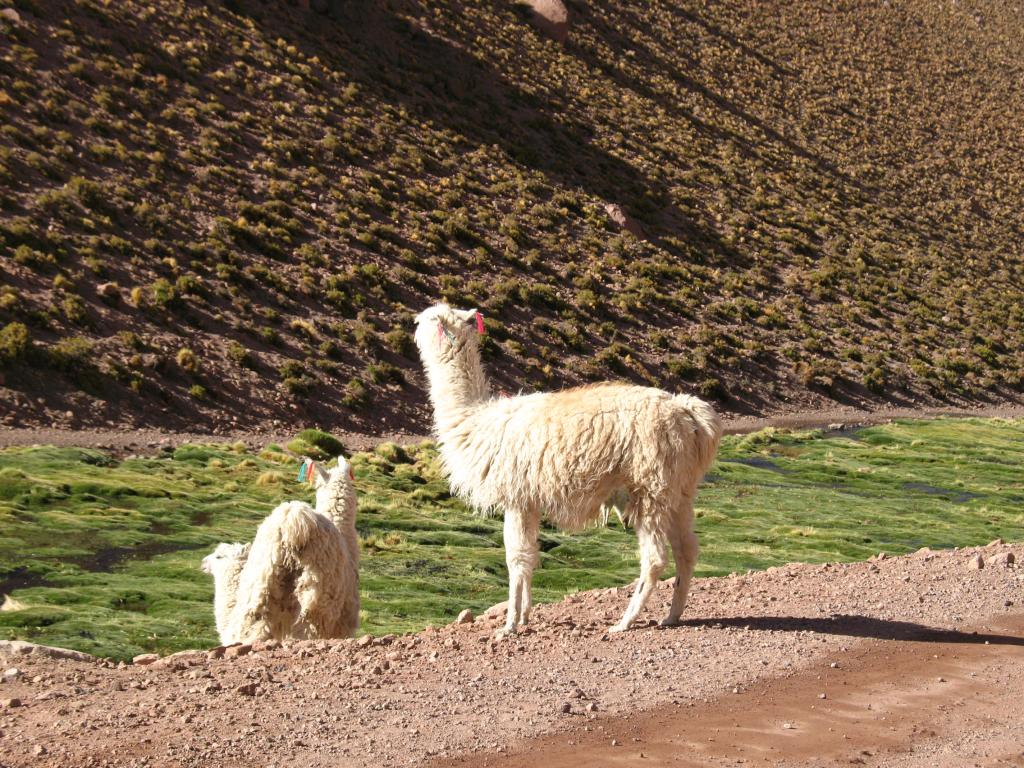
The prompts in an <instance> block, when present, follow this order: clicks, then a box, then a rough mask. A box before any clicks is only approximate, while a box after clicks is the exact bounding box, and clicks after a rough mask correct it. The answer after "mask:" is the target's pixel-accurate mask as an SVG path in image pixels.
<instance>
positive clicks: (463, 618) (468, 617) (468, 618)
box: [455, 608, 476, 624]
mask: <svg viewBox="0 0 1024 768" xmlns="http://www.w3.org/2000/svg"><path fill="white" fill-rule="evenodd" d="M475 618H476V617H475V616H473V612H472V611H471V610H469V608H466V609H465V610H464V611H462V612H461V613H460V614H459V616H458V618H456V619H455V623H456V624H472V623H473V620H474V619H475Z"/></svg>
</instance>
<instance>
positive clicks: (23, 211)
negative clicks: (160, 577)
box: [0, 0, 1024, 432]
mask: <svg viewBox="0 0 1024 768" xmlns="http://www.w3.org/2000/svg"><path fill="white" fill-rule="evenodd" d="M314 5H316V4H314ZM331 5H333V6H336V7H335V8H334V9H333V12H332V13H330V14H323V13H318V12H316V11H315V10H303V9H302V8H301V7H299V5H287V4H283V3H281V4H279V3H258V2H250V1H249V0H235V1H234V2H226V3H223V4H221V3H208V4H201V3H181V2H172V1H171V0H154V1H153V2H116V3H105V2H100V1H99V0H77V1H76V2H57V1H56V0H17V1H16V2H13V3H12V2H10V0H0V6H8V7H9V8H11V9H13V12H11V11H8V12H6V13H5V14H4V15H3V17H0V40H2V43H0V113H2V116H3V120H2V126H0V247H2V261H0V275H2V282H3V287H2V288H0V291H2V293H0V376H2V385H3V389H0V393H2V397H0V408H2V409H4V413H2V414H0V415H3V417H4V423H7V424H37V423H48V422H50V421H52V420H54V419H56V421H57V422H58V423H72V424H75V425H79V426H81V425H96V426H99V425H103V424H105V423H106V424H126V423H131V424H136V425H150V426H153V425H156V426H164V427H172V428H184V427H189V428H193V429H194V428H196V426H197V425H204V427H206V426H208V427H209V428H211V429H212V428H214V427H226V426H231V425H234V426H237V427H242V428H245V427H249V426H255V425H266V424H268V423H271V422H272V421H274V420H279V421H281V422H282V423H284V424H292V423H307V422H311V421H315V422H318V423H320V424H321V425H324V426H327V427H337V428H344V429H349V430H359V431H367V432H375V431H380V430H384V429H394V428H397V427H403V428H406V429H414V430H420V429H423V428H425V426H426V424H427V422H428V419H427V415H426V410H425V400H424V396H423V393H422V391H421V387H420V383H421V378H420V374H419V366H418V363H417V361H416V359H415V351H414V350H413V348H412V345H411V336H410V327H411V319H412V317H413V315H414V314H415V312H417V311H418V310H419V309H421V308H423V307H424V306H426V305H428V304H430V303H432V302H433V301H435V300H436V299H437V298H439V297H440V298H444V299H447V300H449V301H451V302H454V303H458V304H462V305H476V306H479V307H480V308H481V309H482V310H483V312H484V313H485V315H486V317H487V324H488V331H489V335H488V337H487V342H486V350H485V351H486V354H487V356H488V358H489V364H490V367H491V370H492V371H493V372H494V374H495V377H496V379H497V380H498V383H499V386H502V387H504V388H505V389H509V390H517V389H520V388H522V389H527V390H529V389H531V388H539V387H549V386H556V385H565V384H572V383H578V382H583V381H588V380H593V379H598V378H606V377H609V376H613V377H624V378H628V379H632V380H634V381H640V382H650V383H654V384H657V385H659V386H663V387H666V388H670V389H679V390H691V391H696V392H698V393H700V394H702V395H704V396H706V397H710V398H713V399H715V400H717V401H718V403H719V404H720V406H722V407H723V408H724V409H726V410H732V411H745V412H765V411H775V410H780V409H782V410H784V409H787V408H792V407H794V406H796V405H803V406H807V405H821V404H824V403H827V402H828V401H838V402H842V403H847V404H858V405H865V404H871V403H872V402H889V403H894V404H899V405H910V404H924V403H928V404H941V403H950V402H952V403H957V404H969V403H980V402H986V401H992V400H1019V399H1020V397H1021V390H1022V376H1024V352H1022V349H1024V300H1022V299H1024V296H1022V286H1024V274H1022V271H1024V270H1022V257H1024V255H1022V251H1021V246H1020V243H1021V237H1022V223H1024V213H1022V210H1024V205H1022V202H1024V201H1022V192H1021V189H1022V181H1024V171H1022V170H1021V163H1020V157H1021V156H1022V150H1024V147H1022V144H1024V139H1022V136H1024V90H1022V89H1021V87H1020V85H1021V83H1022V82H1024V44H1022V40H1024V35H1022V32H1024V20H1022V18H1021V17H1020V14H1019V13H1018V12H1017V11H1015V10H1013V9H1012V8H1011V7H1009V6H1006V5H1004V4H1002V3H996V2H976V3H971V2H964V1H961V2H957V3H948V2H941V3H940V2H930V1H929V0H911V1H910V2H905V3H879V2H842V3H835V2H824V1H822V2H814V1H813V0H797V1H796V2H793V3H787V4H785V5H784V6H776V5H775V4H766V3H759V2H755V0H735V1H734V2H724V3H716V4H710V5H708V4H705V3H702V2H681V1H680V2H665V1H661V0H655V1H653V2H622V3H593V4H591V3H568V6H569V11H570V26H569V31H568V37H567V40H566V41H565V42H564V43H558V42H556V41H554V40H551V39H549V37H547V36H546V35H545V34H543V33H542V32H541V31H538V30H537V29H535V28H534V27H533V26H531V24H530V23H529V21H530V19H529V12H528V11H527V10H525V9H523V8H522V7H520V6H518V5H515V4H513V3H506V2H485V1H483V0H480V1H478V2H468V3H453V2H452V3H449V2H443V1H442V2H425V0H424V1H422V2H415V1H413V0H395V1H394V2H365V1H360V0H353V1H352V2H336V3H333V4H331ZM609 205H617V206H621V208H622V210H623V211H624V212H625V213H626V214H627V216H628V217H629V219H631V221H629V222H627V224H630V225H635V226H633V227H632V228H634V229H635V230H636V231H638V232H639V233H640V237H636V236H634V235H633V234H631V233H630V232H628V231H626V228H625V227H622V228H620V225H619V224H616V223H615V222H614V220H613V218H614V217H613V216H612V215H611V213H610V212H609V209H608V206H609ZM66 411H68V412H71V413H72V417H71V418H68V417H66V416H64V415H63V414H64V413H65V412H66Z"/></svg>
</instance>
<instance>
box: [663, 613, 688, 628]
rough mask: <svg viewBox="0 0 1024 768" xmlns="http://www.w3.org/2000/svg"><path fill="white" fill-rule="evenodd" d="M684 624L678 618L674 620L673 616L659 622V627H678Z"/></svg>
mask: <svg viewBox="0 0 1024 768" xmlns="http://www.w3.org/2000/svg"><path fill="white" fill-rule="evenodd" d="M682 623H683V622H681V621H680V620H679V619H678V618H676V619H673V618H672V617H671V616H668V617H666V618H664V619H662V620H661V621H659V622H658V626H659V627H678V626H679V625H680V624H682Z"/></svg>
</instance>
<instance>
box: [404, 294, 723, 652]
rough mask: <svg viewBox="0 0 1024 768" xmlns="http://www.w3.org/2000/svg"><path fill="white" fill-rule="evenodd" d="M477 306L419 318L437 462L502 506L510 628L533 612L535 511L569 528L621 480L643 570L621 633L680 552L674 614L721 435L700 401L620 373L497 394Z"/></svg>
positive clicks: (481, 501) (593, 511) (480, 498)
mask: <svg viewBox="0 0 1024 768" xmlns="http://www.w3.org/2000/svg"><path fill="white" fill-rule="evenodd" d="M474 320H475V321H476V322H477V324H478V329H477V330H479V331H482V328H479V325H480V320H479V318H478V316H477V313H476V311H475V310H456V309H452V308H450V307H448V306H447V305H445V304H439V305H437V306H434V307H431V308H430V309H428V310H426V311H424V312H422V313H421V314H420V315H419V316H418V317H417V318H416V323H417V328H416V345H417V346H418V347H419V351H420V357H421V358H422V360H423V364H424V367H425V368H426V371H427V377H428V379H429V382H430V400H431V403H432V404H433V406H434V427H435V430H436V433H437V439H438V445H439V450H440V454H441V461H442V463H443V465H444V469H445V471H446V473H447V474H448V477H449V481H450V483H451V486H452V489H453V491H454V492H455V493H456V494H458V495H459V496H461V497H462V498H463V499H465V500H466V501H467V503H469V504H470V505H472V506H473V507H476V508H477V509H479V510H481V511H485V512H486V511H490V510H493V509H495V508H501V509H503V510H504V513H505V560H506V563H507V564H508V570H509V598H508V615H507V619H506V622H505V629H504V631H505V632H514V631H515V630H516V627H517V625H519V624H526V622H527V621H528V620H529V616H530V606H531V595H530V590H531V583H532V579H533V570H534V568H536V567H537V565H538V562H539V557H538V547H537V533H538V528H539V525H540V519H541V517H542V516H543V517H545V518H546V519H548V520H550V521H552V522H553V523H555V524H556V525H557V526H558V527H560V528H565V529H570V530H575V529H580V528H582V527H583V526H585V525H586V524H588V523H590V522H592V521H595V520H598V519H599V518H600V515H601V507H602V504H603V503H604V502H605V501H606V500H607V499H609V497H611V496H613V495H614V494H617V493H619V492H621V491H623V490H624V491H626V492H627V493H628V497H629V504H628V508H627V511H626V517H627V519H628V520H629V521H630V522H632V523H633V525H634V527H635V528H636V531H637V537H638V539H639V542H640V580H639V581H638V582H637V586H636V591H635V592H634V593H633V597H632V599H631V600H630V603H629V606H628V607H627V608H626V612H625V614H624V615H623V617H622V619H621V620H620V621H619V623H618V624H616V625H615V626H614V627H612V631H613V632H620V631H623V630H625V629H628V628H629V625H630V624H631V623H632V622H633V620H634V619H635V618H636V617H637V615H638V614H639V613H640V611H641V609H642V608H643V606H644V604H645V603H646V601H647V598H648V596H649V595H650V594H651V590H652V589H653V588H654V586H655V584H656V583H657V581H658V577H659V575H660V574H661V572H662V570H663V569H664V567H665V564H666V554H667V552H666V550H667V545H668V544H669V543H671V546H672V552H673V554H674V556H675V564H676V573H677V576H676V582H675V591H674V592H673V595H672V607H671V609H670V610H669V613H668V617H667V618H666V619H665V620H664V621H663V622H662V623H663V624H675V623H676V622H678V620H679V616H680V614H681V613H682V611H683V608H684V607H685V605H686V596H687V592H688V591H689V587H690V579H691V576H692V575H693V568H694V565H695V563H696V561H697V553H698V543H697V536H696V534H695V533H694V531H693V499H694V495H695V494H696V491H697V484H698V483H699V482H700V480H701V478H702V477H703V475H704V472H705V471H706V470H707V468H708V467H709V466H710V465H711V462H712V460H713V459H714V456H715V452H716V451H717V450H718V443H719V440H720V439H721V435H722V426H721V423H720V422H719V420H718V416H717V415H716V414H715V412H714V410H713V409H712V408H711V406H709V405H708V404H707V403H705V402H703V401H702V400H698V399H697V398H695V397H690V396H688V395H672V394H669V393H668V392H663V391H661V390H659V389H653V388H650V387H638V386H632V385H627V384H613V383H606V384H595V385H591V386H585V387H579V388H575V389H568V390H563V391H561V392H544V393H538V394H533V395H519V396H517V397H506V398H494V397H492V396H491V394H490V388H489V386H488V383H487V379H486V377H485V376H484V372H483V368H482V367H481V365H480V352H479V347H478V341H477V338H476V332H475V330H474V328H473V323H474Z"/></svg>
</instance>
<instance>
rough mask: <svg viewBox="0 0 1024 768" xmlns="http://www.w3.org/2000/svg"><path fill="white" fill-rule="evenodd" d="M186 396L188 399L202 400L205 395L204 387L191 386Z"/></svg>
mask: <svg viewBox="0 0 1024 768" xmlns="http://www.w3.org/2000/svg"><path fill="white" fill-rule="evenodd" d="M188 394H189V397H194V398H195V399H196V400H203V399H205V398H206V395H207V392H206V387H204V386H203V385H202V384H193V385H192V386H191V387H189V388H188Z"/></svg>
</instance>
